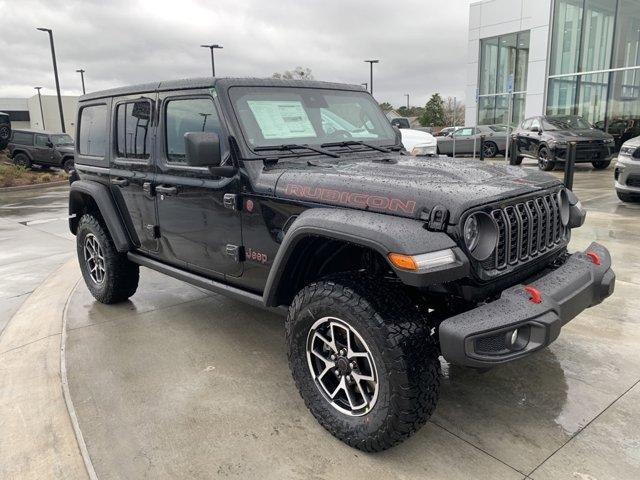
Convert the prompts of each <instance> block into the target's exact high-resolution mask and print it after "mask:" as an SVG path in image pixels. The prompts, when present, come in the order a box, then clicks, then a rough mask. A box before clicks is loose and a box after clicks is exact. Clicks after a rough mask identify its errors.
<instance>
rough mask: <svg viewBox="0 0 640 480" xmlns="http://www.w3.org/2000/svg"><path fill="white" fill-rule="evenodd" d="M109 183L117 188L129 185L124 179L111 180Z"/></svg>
mask: <svg viewBox="0 0 640 480" xmlns="http://www.w3.org/2000/svg"><path fill="white" fill-rule="evenodd" d="M111 183H112V184H113V185H117V186H119V187H126V186H128V185H129V180H127V179H126V178H112V179H111Z"/></svg>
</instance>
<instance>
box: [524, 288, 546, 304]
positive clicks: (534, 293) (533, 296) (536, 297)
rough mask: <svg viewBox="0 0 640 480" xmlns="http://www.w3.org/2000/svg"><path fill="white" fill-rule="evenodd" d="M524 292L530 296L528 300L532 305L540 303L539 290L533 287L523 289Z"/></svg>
mask: <svg viewBox="0 0 640 480" xmlns="http://www.w3.org/2000/svg"><path fill="white" fill-rule="evenodd" d="M524 291H525V292H527V293H528V294H529V295H531V296H530V297H529V300H531V301H532V302H533V303H542V294H541V293H540V290H538V289H537V288H535V287H530V286H529V287H524Z"/></svg>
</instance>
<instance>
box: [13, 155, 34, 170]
mask: <svg viewBox="0 0 640 480" xmlns="http://www.w3.org/2000/svg"><path fill="white" fill-rule="evenodd" d="M13 164H14V165H16V166H17V167H23V168H31V165H32V163H31V160H30V159H29V157H27V155H26V154H24V153H18V154H16V156H15V157H13Z"/></svg>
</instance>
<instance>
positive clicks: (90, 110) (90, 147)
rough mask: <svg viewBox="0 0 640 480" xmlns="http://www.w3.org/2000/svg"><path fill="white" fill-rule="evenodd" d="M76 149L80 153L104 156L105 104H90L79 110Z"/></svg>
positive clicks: (105, 145) (105, 134) (105, 144)
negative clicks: (78, 131) (78, 130)
mask: <svg viewBox="0 0 640 480" xmlns="http://www.w3.org/2000/svg"><path fill="white" fill-rule="evenodd" d="M78 151H79V152H80V154H81V155H88V156H92V157H104V156H105V154H106V151H107V106H106V105H92V106H90V107H84V108H83V109H82V111H81V112H80V134H79V135H78Z"/></svg>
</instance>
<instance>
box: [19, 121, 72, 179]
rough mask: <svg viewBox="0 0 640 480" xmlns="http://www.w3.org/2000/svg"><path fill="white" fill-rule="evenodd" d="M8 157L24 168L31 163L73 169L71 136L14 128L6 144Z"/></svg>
mask: <svg viewBox="0 0 640 480" xmlns="http://www.w3.org/2000/svg"><path fill="white" fill-rule="evenodd" d="M8 150H9V158H11V159H12V160H13V163H14V164H16V165H18V166H20V167H24V168H31V166H32V165H39V166H41V167H45V168H48V167H61V168H63V169H64V171H65V172H70V171H71V170H72V169H73V154H74V146H73V138H71V137H70V136H69V135H67V134H66V133H49V132H33V131H31V130H14V131H13V134H12V135H11V140H10V141H9V145H8Z"/></svg>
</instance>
